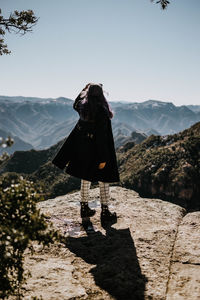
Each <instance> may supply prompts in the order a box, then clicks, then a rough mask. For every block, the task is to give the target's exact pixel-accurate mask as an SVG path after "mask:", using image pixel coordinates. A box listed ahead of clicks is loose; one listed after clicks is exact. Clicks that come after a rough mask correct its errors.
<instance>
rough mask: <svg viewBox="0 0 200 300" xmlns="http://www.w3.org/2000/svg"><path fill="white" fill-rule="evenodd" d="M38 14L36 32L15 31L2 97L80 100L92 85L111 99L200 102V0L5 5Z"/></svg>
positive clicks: (3, 61)
mask: <svg viewBox="0 0 200 300" xmlns="http://www.w3.org/2000/svg"><path fill="white" fill-rule="evenodd" d="M0 7H1V8H2V11H3V14H4V15H5V16H7V15H8V14H9V13H10V12H12V11H13V10H15V9H18V10H23V9H24V10H26V9H33V10H34V12H35V14H36V15H37V16H38V17H39V18H40V19H39V21H38V24H37V25H36V26H35V27H34V29H33V33H28V34H26V35H24V36H22V37H20V36H19V35H15V34H7V35H6V42H7V44H8V47H9V49H10V50H11V51H12V53H11V55H7V56H0V95H10V96H14V95H15V96H19V95H22V96H38V97H52V98H54V97H59V96H64V97H68V98H72V99H74V98H75V97H76V96H77V94H78V93H79V91H80V90H81V89H82V88H83V87H84V85H85V84H86V83H88V82H100V83H103V84H104V89H105V91H107V92H109V96H108V97H107V99H108V100H109V101H114V100H115V101H133V102H142V101H145V100H148V99H155V100H161V101H169V102H173V103H174V104H176V105H182V104H199V105H200V17H199V16H200V0H171V4H170V5H169V7H168V8H167V10H165V11H163V10H161V9H160V6H159V5H158V4H152V3H151V2H150V0H57V1H55V0H17V1H16V0H0Z"/></svg>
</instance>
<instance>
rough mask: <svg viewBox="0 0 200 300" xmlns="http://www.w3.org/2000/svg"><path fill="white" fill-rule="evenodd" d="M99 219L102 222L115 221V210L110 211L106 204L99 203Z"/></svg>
mask: <svg viewBox="0 0 200 300" xmlns="http://www.w3.org/2000/svg"><path fill="white" fill-rule="evenodd" d="M101 220H102V221H103V222H106V221H117V215H116V212H114V213H111V212H110V211H109V209H108V205H106V204H101Z"/></svg>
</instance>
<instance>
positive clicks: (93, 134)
mask: <svg viewBox="0 0 200 300" xmlns="http://www.w3.org/2000/svg"><path fill="white" fill-rule="evenodd" d="M77 99H78V97H77ZM77 99H76V100H77ZM76 100H75V103H74V105H73V108H74V109H76V110H77V107H76V103H77V101H76ZM77 111H78V110H77ZM101 162H106V165H105V167H104V168H103V169H99V168H98V166H99V164H100V163H101ZM52 163H53V164H54V165H56V166H57V167H59V168H60V169H65V172H66V173H68V174H69V175H72V176H75V177H78V178H80V179H85V180H88V181H91V182H97V181H103V182H119V181H120V178H119V172H118V167H117V160H116V153H115V148H114V139H113V134H112V126H111V120H110V118H109V117H108V116H107V114H106V112H105V110H104V108H103V107H99V109H98V113H97V117H96V119H95V121H94V122H91V121H85V120H81V119H79V120H78V122H77V123H76V125H75V127H74V128H73V129H72V131H71V133H70V134H69V136H68V137H67V138H66V140H65V142H64V143H63V145H62V146H61V148H60V150H59V151H58V153H57V154H56V156H55V157H54V158H53V160H52Z"/></svg>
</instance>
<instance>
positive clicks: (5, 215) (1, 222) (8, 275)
mask: <svg viewBox="0 0 200 300" xmlns="http://www.w3.org/2000/svg"><path fill="white" fill-rule="evenodd" d="M5 186H7V187H6V188H5ZM39 200H41V199H39V196H38V194H37V192H36V191H35V189H34V186H33V183H32V182H30V181H27V180H25V179H23V178H22V177H20V178H19V179H18V180H15V181H14V180H13V181H12V183H11V185H10V186H8V182H0V253H1V262H0V277H1V281H0V298H1V299H5V298H7V297H8V296H9V295H17V296H18V297H19V296H22V295H23V288H22V284H23V283H25V281H26V279H27V278H28V276H30V273H29V272H25V271H24V268H23V260H24V252H25V250H26V249H27V248H28V249H30V250H31V252H32V253H34V248H33V245H32V242H33V241H37V242H38V243H39V244H42V245H43V246H49V245H50V243H54V242H56V241H59V240H60V235H59V233H58V232H57V231H55V230H54V229H53V227H52V224H51V223H50V224H49V225H48V224H47V223H46V220H45V215H43V214H41V213H40V210H39V209H37V207H36V203H37V201H39Z"/></svg>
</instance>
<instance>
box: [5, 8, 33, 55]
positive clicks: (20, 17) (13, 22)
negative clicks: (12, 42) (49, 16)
mask: <svg viewBox="0 0 200 300" xmlns="http://www.w3.org/2000/svg"><path fill="white" fill-rule="evenodd" d="M37 21H38V18H36V16H35V15H34V12H33V11H32V10H27V11H24V10H23V11H17V10H15V11H14V12H13V13H11V14H10V16H9V17H8V18H7V19H6V18H4V16H3V15H2V11H1V9H0V55H3V54H10V53H11V52H10V51H9V50H8V48H7V45H6V44H5V43H4V35H5V34H6V31H7V32H9V33H11V32H15V33H21V34H22V35H24V34H25V33H27V32H30V31H32V27H33V26H34V25H35V24H36V23H37Z"/></svg>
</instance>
